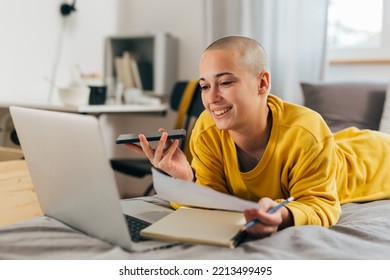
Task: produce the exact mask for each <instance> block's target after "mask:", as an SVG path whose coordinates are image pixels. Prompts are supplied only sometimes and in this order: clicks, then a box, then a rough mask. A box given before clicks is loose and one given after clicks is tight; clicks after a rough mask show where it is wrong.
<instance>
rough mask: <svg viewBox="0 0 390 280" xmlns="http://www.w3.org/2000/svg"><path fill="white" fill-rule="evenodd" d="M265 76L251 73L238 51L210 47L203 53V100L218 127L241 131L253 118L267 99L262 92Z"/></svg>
mask: <svg viewBox="0 0 390 280" xmlns="http://www.w3.org/2000/svg"><path fill="white" fill-rule="evenodd" d="M262 76H263V72H262V73H259V75H257V76H256V75H255V74H254V73H251V72H249V71H248V70H247V68H246V67H245V63H243V61H242V59H240V57H239V55H238V52H234V51H229V50H208V51H206V52H205V53H204V54H203V55H202V57H201V59H200V63H199V84H200V87H201V89H202V101H203V105H204V106H205V108H206V109H207V110H208V112H209V113H210V115H211V116H212V118H213V119H214V121H215V123H216V125H217V127H218V128H219V129H223V130H234V131H239V130H240V129H243V128H244V127H245V125H246V124H247V123H248V122H249V121H251V120H253V119H254V118H253V116H256V115H257V113H258V112H259V111H258V110H260V109H261V102H264V99H262V98H260V94H259V88H260V87H261V80H262Z"/></svg>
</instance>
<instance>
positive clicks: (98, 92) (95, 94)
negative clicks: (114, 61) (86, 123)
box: [89, 86, 107, 105]
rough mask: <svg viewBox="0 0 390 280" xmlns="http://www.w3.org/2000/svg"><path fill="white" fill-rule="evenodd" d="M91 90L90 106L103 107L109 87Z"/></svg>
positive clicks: (96, 87) (91, 87)
mask: <svg viewBox="0 0 390 280" xmlns="http://www.w3.org/2000/svg"><path fill="white" fill-rule="evenodd" d="M89 88H90V89H91V91H90V93H89V104H90V105H101V104H104V103H106V97H107V86H89Z"/></svg>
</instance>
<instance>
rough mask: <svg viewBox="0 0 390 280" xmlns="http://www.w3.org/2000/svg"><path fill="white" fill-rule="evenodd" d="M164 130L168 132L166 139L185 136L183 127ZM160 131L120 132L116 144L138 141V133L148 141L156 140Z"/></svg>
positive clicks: (158, 138)
mask: <svg viewBox="0 0 390 280" xmlns="http://www.w3.org/2000/svg"><path fill="white" fill-rule="evenodd" d="M164 132H166V133H168V139H180V138H184V137H185V136H186V130H185V129H172V130H165V131H164ZM162 133H163V132H147V133H142V132H140V133H129V134H121V135H119V136H118V138H117V139H116V143H117V144H124V143H137V142H139V139H138V135H139V134H143V135H145V137H146V139H147V140H148V141H158V140H160V138H161V135H162Z"/></svg>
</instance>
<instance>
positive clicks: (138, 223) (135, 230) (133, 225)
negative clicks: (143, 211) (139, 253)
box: [124, 214, 151, 242]
mask: <svg viewBox="0 0 390 280" xmlns="http://www.w3.org/2000/svg"><path fill="white" fill-rule="evenodd" d="M124 216H125V219H126V223H127V227H128V228H129V232H130V236H131V240H132V241H133V242H141V241H147V240H149V239H147V238H144V237H142V236H141V235H140V231H141V230H142V229H144V228H146V227H147V226H149V225H151V223H148V222H145V221H142V220H140V219H137V218H135V217H133V216H129V215H126V214H124Z"/></svg>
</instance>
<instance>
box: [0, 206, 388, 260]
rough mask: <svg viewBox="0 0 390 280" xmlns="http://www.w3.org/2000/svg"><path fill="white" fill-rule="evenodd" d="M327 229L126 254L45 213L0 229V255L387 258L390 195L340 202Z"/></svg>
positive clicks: (301, 229) (296, 229)
mask: <svg viewBox="0 0 390 280" xmlns="http://www.w3.org/2000/svg"><path fill="white" fill-rule="evenodd" d="M342 209H343V212H342V216H341V218H340V220H339V222H338V223H337V224H336V225H335V226H333V227H331V228H323V227H319V226H300V227H291V228H287V229H285V230H283V231H280V232H277V233H275V234H273V235H272V236H270V237H266V238H263V239H258V240H251V241H247V242H245V243H243V244H242V245H240V246H239V247H238V248H236V249H228V248H222V247H214V246H205V245H180V246H175V247H172V248H169V249H161V250H156V251H151V252H144V253H130V252H127V251H125V250H123V249H121V248H120V247H117V246H113V245H111V244H108V243H106V242H103V241H101V240H98V239H96V238H92V237H89V236H86V235H84V234H82V233H80V232H78V231H76V230H74V229H72V228H69V227H68V226H66V225H64V224H62V223H61V222H58V221H56V220H53V219H51V218H48V217H38V218H33V219H30V220H28V221H25V222H21V223H18V224H15V225H12V226H7V227H3V228H0V259H145V260H146V259H221V260H223V259H225V260H227V259H269V260H277V259H283V260H287V259H299V260H308V259H316V260H317V259H326V260H327V259H330V260H333V259H365V260H373V259H390V200H383V201H376V202H370V203H362V204H356V203H350V204H346V205H343V206H342Z"/></svg>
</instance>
